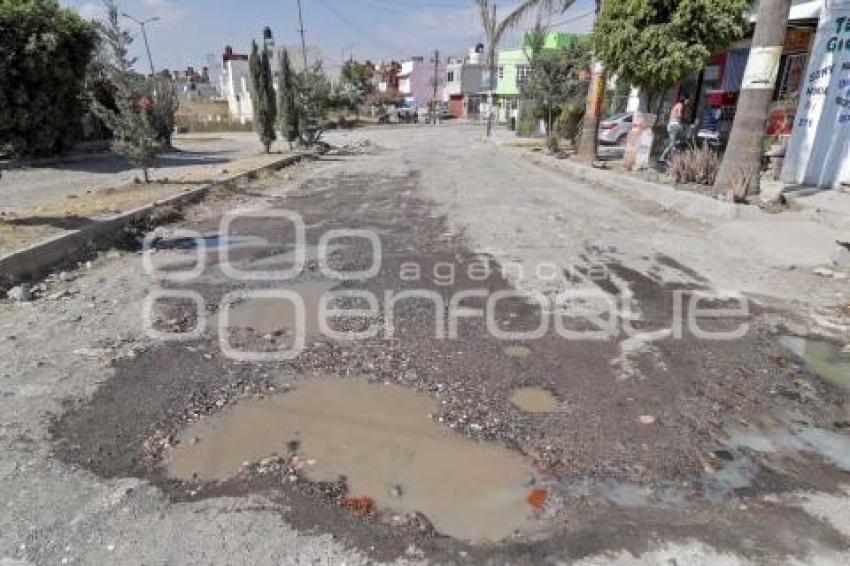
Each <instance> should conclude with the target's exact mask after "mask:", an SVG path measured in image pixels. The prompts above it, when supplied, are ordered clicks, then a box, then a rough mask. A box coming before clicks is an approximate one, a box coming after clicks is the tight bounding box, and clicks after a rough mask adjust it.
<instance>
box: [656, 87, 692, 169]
mask: <svg viewBox="0 0 850 566" xmlns="http://www.w3.org/2000/svg"><path fill="white" fill-rule="evenodd" d="M688 104H690V99H689V98H688V95H687V94H684V95H682V96H681V97H680V98H679V101H678V102H676V104H674V105H673V109H672V110H670V122H669V123H668V124H667V147H665V148H664V151H663V152H662V153H661V157H659V158H658V161H660V162H662V163H665V162H666V161H667V159H668V158H669V157H670V153H671V152H672V151H673V150H674V149H675V148H676V144H678V143H679V140H680V139H682V136H684V134H685V125H684V124H685V123H684V116H685V107H687V106H688Z"/></svg>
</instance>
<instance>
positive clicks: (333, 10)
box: [299, 0, 407, 55]
mask: <svg viewBox="0 0 850 566" xmlns="http://www.w3.org/2000/svg"><path fill="white" fill-rule="evenodd" d="M299 1H300V0H299ZM319 2H320V3H321V4H322V5H323V6H324V7H325V8H327V9H328V11H329V12H331V13H332V14H333V15H335V16H336V17H337V18H338V19H339V20H341V21H342V22H343V23H345V24H347V25H348V26H349V27H351V28H352V29H353V30H354V31H357V32H359V33H360V34H362V35H363V37H364V38H366V39H369V40H370V41H373V42H375V43H380V44H382V45H383V46H384V47H389V48H390V50H392V51H398V54H399V55H402V54H404V52H405V51H406V50H407V48H405V47H401V46H399V45H394V44H390V43H388V42H386V41H384V40H382V39H379V38H377V37H376V36H375V32H374V31H369V30H367V29H365V28H363V27H362V26H361V25H360V24H358V23H357V22H355V21H354V20H352V19H351V18H349V17H348V16H346V15H345V14H343V13H342V12H340V11H339V10H338V9H337V8H336V7H335V6H334V5H332V4H331V3H330V2H329V1H328V0H319Z"/></svg>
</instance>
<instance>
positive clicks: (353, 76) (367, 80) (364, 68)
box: [340, 61, 375, 117]
mask: <svg viewBox="0 0 850 566" xmlns="http://www.w3.org/2000/svg"><path fill="white" fill-rule="evenodd" d="M374 72H375V71H374V67H373V66H372V64H371V63H370V62H368V61H366V62H365V63H359V62H357V61H346V62H345V64H344V65H343V66H342V70H341V71H340V84H341V86H342V88H341V94H342V95H343V97H345V98H346V99H347V106H349V107H351V108H353V109H354V111H355V114H357V115H358V117H359V112H358V110H359V108H360V105H361V104H363V102H364V101H365V100H366V98H367V97H368V96H369V95H370V94H372V93H373V92H374V91H375V85H374V83H373V82H372V77H373V75H374Z"/></svg>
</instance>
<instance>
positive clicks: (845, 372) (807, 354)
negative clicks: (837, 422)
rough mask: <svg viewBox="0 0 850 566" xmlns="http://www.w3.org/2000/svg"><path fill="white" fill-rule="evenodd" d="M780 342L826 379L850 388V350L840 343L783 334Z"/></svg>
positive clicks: (839, 385)
mask: <svg viewBox="0 0 850 566" xmlns="http://www.w3.org/2000/svg"><path fill="white" fill-rule="evenodd" d="M779 342H780V343H781V344H782V345H783V346H784V347H785V349H786V350H788V351H789V352H791V353H792V354H794V355H795V356H797V357H799V358H800V359H801V360H803V361H804V362H805V363H806V365H807V366H808V367H809V369H810V370H812V371H813V372H814V373H816V374H818V375H819V376H820V377H822V378H823V379H825V380H826V381H828V382H830V383H832V384H833V385H835V386H837V387H841V388H843V389H850V352H847V351H844V350H843V349H842V347H841V346H839V345H838V344H834V343H832V342H828V341H826V340H817V339H811V338H799V337H797V336H782V337H781V338H780V339H779Z"/></svg>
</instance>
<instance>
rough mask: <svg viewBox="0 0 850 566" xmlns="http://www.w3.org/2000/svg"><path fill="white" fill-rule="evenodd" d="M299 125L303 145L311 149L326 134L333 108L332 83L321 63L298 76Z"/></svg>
mask: <svg viewBox="0 0 850 566" xmlns="http://www.w3.org/2000/svg"><path fill="white" fill-rule="evenodd" d="M297 92H298V100H297V102H298V125H299V129H300V135H301V143H303V144H304V145H306V146H307V147H311V146H313V145H315V144H316V143H318V142H319V140H320V139H321V137H322V134H324V133H325V120H326V119H327V114H328V109H329V108H330V107H331V106H332V96H331V83H330V81H328V78H327V77H326V76H325V73H324V71H323V69H322V64H321V63H316V64H315V65H313V67H312V68H309V69H305V70H304V71H302V72H301V73H299V74H298V89H297Z"/></svg>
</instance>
